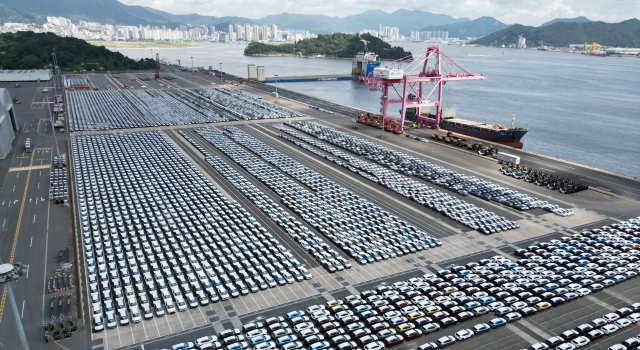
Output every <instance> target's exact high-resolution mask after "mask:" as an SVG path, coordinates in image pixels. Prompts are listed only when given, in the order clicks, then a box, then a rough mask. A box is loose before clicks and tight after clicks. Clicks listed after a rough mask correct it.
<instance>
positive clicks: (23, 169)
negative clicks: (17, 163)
mask: <svg viewBox="0 0 640 350" xmlns="http://www.w3.org/2000/svg"><path fill="white" fill-rule="evenodd" d="M48 168H51V164H47V165H34V166H23V167H22V168H9V170H8V171H9V172H11V171H25V170H37V169H48Z"/></svg>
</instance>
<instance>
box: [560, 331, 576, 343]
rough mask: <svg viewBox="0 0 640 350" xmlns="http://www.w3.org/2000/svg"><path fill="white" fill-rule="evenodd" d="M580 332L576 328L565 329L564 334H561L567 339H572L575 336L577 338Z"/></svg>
mask: <svg viewBox="0 0 640 350" xmlns="http://www.w3.org/2000/svg"><path fill="white" fill-rule="evenodd" d="M579 335H580V333H578V332H577V331H576V330H574V329H569V330H568V331H564V332H562V334H560V336H561V337H562V338H563V339H564V340H565V341H567V340H571V339H573V338H576V337H577V336H579Z"/></svg>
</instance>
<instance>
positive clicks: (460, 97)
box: [116, 43, 640, 185]
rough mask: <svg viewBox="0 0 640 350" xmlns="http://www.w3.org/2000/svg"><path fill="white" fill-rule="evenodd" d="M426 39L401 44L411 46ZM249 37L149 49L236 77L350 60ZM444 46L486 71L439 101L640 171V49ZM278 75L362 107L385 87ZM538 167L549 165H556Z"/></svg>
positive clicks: (299, 71)
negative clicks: (265, 46)
mask: <svg viewBox="0 0 640 350" xmlns="http://www.w3.org/2000/svg"><path fill="white" fill-rule="evenodd" d="M428 45H430V44H428V43H404V44H402V45H401V46H403V47H404V48H405V49H406V50H409V51H411V52H413V53H417V52H419V51H421V50H424V49H426V48H427V47H428ZM245 46H246V45H244V44H218V43H203V47H200V48H190V49H189V48H181V49H158V50H153V53H154V54H155V53H156V52H159V53H160V57H161V58H162V59H166V60H168V61H169V62H170V63H177V59H181V60H182V65H183V66H188V65H190V63H191V57H193V64H194V66H196V67H198V66H200V67H202V66H204V67H206V68H208V67H209V66H213V68H214V69H220V65H219V63H222V70H223V71H224V72H226V73H231V74H235V75H237V76H242V77H246V76H247V64H255V65H256V66H264V67H265V75H266V76H274V75H276V74H277V75H279V76H295V75H321V74H345V73H348V72H349V71H350V70H351V61H350V60H339V59H322V58H294V57H247V56H243V54H242V53H243V50H244V48H245ZM116 50H117V51H120V52H122V53H123V54H125V55H126V56H128V57H131V58H134V59H136V58H140V57H150V56H151V52H150V50H149V49H116ZM443 51H444V52H445V53H446V54H447V55H449V56H450V57H451V58H452V59H454V60H455V61H457V62H458V63H459V64H461V65H462V66H463V67H465V68H466V69H468V70H469V71H471V72H473V73H481V74H485V75H486V76H487V79H485V80H479V81H465V82H450V83H448V84H447V85H446V87H445V90H444V94H443V104H444V106H443V107H444V108H452V107H453V108H456V109H457V116H458V118H463V119H469V120H474V121H478V122H485V123H488V124H502V125H505V126H509V125H510V124H511V116H512V115H513V114H515V115H516V123H515V126H519V127H527V128H530V131H529V133H528V134H527V136H526V150H528V151H532V152H536V153H541V154H544V155H547V156H551V157H557V158H561V159H565V160H569V161H572V162H577V163H581V164H585V165H589V166H593V167H597V168H601V169H605V170H609V171H613V172H616V173H619V174H624V175H628V176H632V177H640V151H639V150H640V90H639V89H638V86H640V85H639V83H638V82H640V59H638V58H620V57H592V56H588V55H579V54H569V53H561V52H552V51H537V50H515V49H498V48H482V47H461V46H454V45H446V46H444V47H443ZM503 52H504V53H503ZM385 64H386V62H383V63H382V65H383V66H384V65H385ZM278 85H279V87H285V88H287V89H291V90H294V91H298V92H301V93H305V94H308V95H313V96H316V97H319V98H323V99H326V100H330V101H335V102H338V103H342V104H346V105H351V106H355V107H358V108H363V109H366V110H371V111H375V112H378V111H379V109H380V95H381V94H380V93H379V92H372V91H369V89H368V88H367V87H366V86H364V85H360V84H358V83H357V82H355V81H323V82H302V83H279V84H278ZM390 97H393V96H390ZM433 99H435V98H432V100H433ZM390 114H391V115H399V112H398V111H397V110H392V111H390ZM563 170H570V169H563ZM544 171H548V172H549V173H553V171H554V169H545V170H544ZM611 181H614V180H611ZM585 184H587V185H589V182H588V181H587V180H585Z"/></svg>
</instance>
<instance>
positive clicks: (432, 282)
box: [428, 278, 444, 286]
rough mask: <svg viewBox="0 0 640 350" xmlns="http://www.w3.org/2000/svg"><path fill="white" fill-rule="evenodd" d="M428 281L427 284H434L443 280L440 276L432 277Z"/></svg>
mask: <svg viewBox="0 0 640 350" xmlns="http://www.w3.org/2000/svg"><path fill="white" fill-rule="evenodd" d="M428 282H429V285H432V286H435V285H436V284H438V283H442V282H444V280H443V279H442V278H434V279H430V280H429V281H428Z"/></svg>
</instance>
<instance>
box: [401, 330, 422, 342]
mask: <svg viewBox="0 0 640 350" xmlns="http://www.w3.org/2000/svg"><path fill="white" fill-rule="evenodd" d="M402 335H403V336H404V337H405V338H406V339H413V338H418V337H420V336H421V335H422V331H421V330H420V329H419V328H414V329H410V330H408V331H406V332H404V333H403V334H402Z"/></svg>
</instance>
